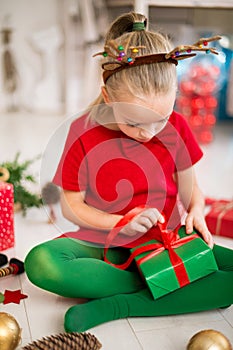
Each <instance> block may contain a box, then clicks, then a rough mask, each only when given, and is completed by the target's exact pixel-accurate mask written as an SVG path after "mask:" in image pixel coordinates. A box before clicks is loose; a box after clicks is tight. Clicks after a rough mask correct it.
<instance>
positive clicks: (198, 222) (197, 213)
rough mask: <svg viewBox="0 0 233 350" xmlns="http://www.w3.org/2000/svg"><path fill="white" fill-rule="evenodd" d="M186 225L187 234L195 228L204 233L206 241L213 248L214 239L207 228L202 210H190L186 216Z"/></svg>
mask: <svg viewBox="0 0 233 350" xmlns="http://www.w3.org/2000/svg"><path fill="white" fill-rule="evenodd" d="M185 225H186V233H187V234H190V233H192V232H193V229H194V228H195V229H196V230H197V231H198V232H199V233H200V234H201V235H202V237H203V239H204V241H205V242H206V243H207V244H208V245H209V247H210V248H211V249H212V248H213V246H214V240H213V237H212V235H211V233H210V231H209V230H208V228H207V225H206V222H205V218H204V215H203V212H202V210H200V209H192V210H190V212H189V214H188V215H187V217H186V220H185Z"/></svg>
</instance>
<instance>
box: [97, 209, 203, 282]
mask: <svg viewBox="0 0 233 350" xmlns="http://www.w3.org/2000/svg"><path fill="white" fill-rule="evenodd" d="M145 208H146V207H145V206H140V207H136V208H134V209H133V210H131V211H129V212H128V213H127V214H126V215H125V216H124V217H123V218H122V219H121V220H120V221H119V222H118V223H117V224H116V226H115V227H114V228H113V230H112V231H111V232H110V233H109V235H108V236H107V240H106V245H105V248H104V261H105V262H107V263H108V264H110V265H112V266H114V267H117V268H119V269H122V270H125V269H127V267H129V265H130V264H131V263H132V261H133V260H134V258H135V257H137V256H138V255H140V254H142V253H146V252H150V251H151V253H149V254H148V255H146V256H144V257H142V258H140V259H139V260H138V261H137V262H138V264H139V265H140V264H142V263H143V262H145V261H147V260H149V259H151V258H153V257H154V256H156V255H158V254H160V253H162V252H163V251H164V250H168V253H169V258H170V260H171V263H172V266H173V268H174V271H175V274H176V277H177V280H178V283H179V285H180V287H183V286H185V285H187V284H189V283H190V281H189V277H188V274H187V271H186V268H185V266H184V263H183V261H182V259H181V258H180V257H179V255H178V254H177V253H176V252H175V250H174V249H176V248H178V247H180V246H182V245H183V244H185V243H187V242H190V241H192V240H193V239H195V238H199V236H198V235H197V234H193V235H191V236H187V237H183V238H180V237H179V235H178V233H177V230H175V231H169V230H166V229H165V225H164V224H159V223H158V226H159V227H160V231H161V239H162V241H161V242H160V243H151V244H147V245H145V246H142V247H139V248H136V249H135V250H134V251H133V252H132V254H131V255H130V257H129V258H128V260H127V261H126V262H125V263H123V264H113V263H112V262H110V261H109V260H108V259H107V251H108V249H109V246H110V244H111V242H112V241H113V239H114V238H115V237H116V235H117V234H118V233H119V232H120V230H121V229H122V227H123V226H124V225H126V224H127V223H128V222H129V221H130V220H132V219H133V218H134V217H135V216H136V215H138V214H139V213H141V212H142V211H143V210H145Z"/></svg>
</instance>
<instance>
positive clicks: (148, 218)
mask: <svg viewBox="0 0 233 350" xmlns="http://www.w3.org/2000/svg"><path fill="white" fill-rule="evenodd" d="M157 222H160V223H161V224H163V223H164V218H163V216H162V214H160V212H159V211H158V210H157V209H156V208H149V209H145V210H144V211H143V212H141V213H140V214H138V215H137V216H135V217H134V218H133V220H132V221H130V222H129V223H128V224H127V225H125V226H124V227H123V228H122V230H121V231H120V232H121V233H123V234H125V235H127V236H134V235H136V234H140V233H141V234H143V233H146V232H147V231H149V230H150V229H151V228H152V226H155V225H157Z"/></svg>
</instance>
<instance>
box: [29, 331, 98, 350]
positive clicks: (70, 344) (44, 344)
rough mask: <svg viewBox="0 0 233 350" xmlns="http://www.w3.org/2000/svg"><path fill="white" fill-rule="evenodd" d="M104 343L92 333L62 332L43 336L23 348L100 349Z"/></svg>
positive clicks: (31, 349) (54, 349)
mask: <svg viewBox="0 0 233 350" xmlns="http://www.w3.org/2000/svg"><path fill="white" fill-rule="evenodd" d="M101 347H102V344H101V343H100V342H99V340H98V339H97V338H96V337H95V336H94V335H93V334H91V333H76V332H73V333H60V334H57V335H51V336H49V337H43V338H42V339H41V340H37V341H34V342H33V343H31V344H28V345H26V346H24V347H23V348H22V350H99V349H100V348H101Z"/></svg>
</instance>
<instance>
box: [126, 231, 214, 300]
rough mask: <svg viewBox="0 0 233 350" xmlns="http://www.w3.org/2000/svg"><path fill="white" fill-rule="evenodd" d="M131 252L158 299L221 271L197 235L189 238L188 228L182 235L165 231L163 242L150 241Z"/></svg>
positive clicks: (155, 297)
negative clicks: (186, 232)
mask: <svg viewBox="0 0 233 350" xmlns="http://www.w3.org/2000/svg"><path fill="white" fill-rule="evenodd" d="M143 251H144V252H143ZM131 252H132V254H133V255H135V254H136V256H135V260H136V264H137V265H138V268H139V271H140V273H141V275H142V276H143V278H144V279H145V281H146V283H147V285H148V287H149V289H150V291H151V293H152V296H153V298H154V299H158V298H160V297H162V296H163V295H166V294H168V293H170V292H172V291H174V290H176V289H178V288H181V287H184V286H185V285H187V284H189V283H191V282H193V281H195V280H197V279H200V278H202V277H204V276H206V275H209V274H211V273H213V272H215V271H216V270H217V269H218V267H217V264H216V261H215V258H214V255H213V252H212V250H211V249H210V247H209V246H208V245H207V244H206V243H205V242H204V241H203V239H202V238H200V236H198V235H197V234H195V233H193V234H191V235H186V234H185V227H184V226H182V227H181V228H180V229H179V231H178V232H175V231H174V232H173V231H170V232H169V231H167V232H161V241H157V240H152V241H149V242H147V243H146V244H143V245H141V246H140V247H137V248H133V249H131ZM138 252H141V253H140V254H139V255H138Z"/></svg>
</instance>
